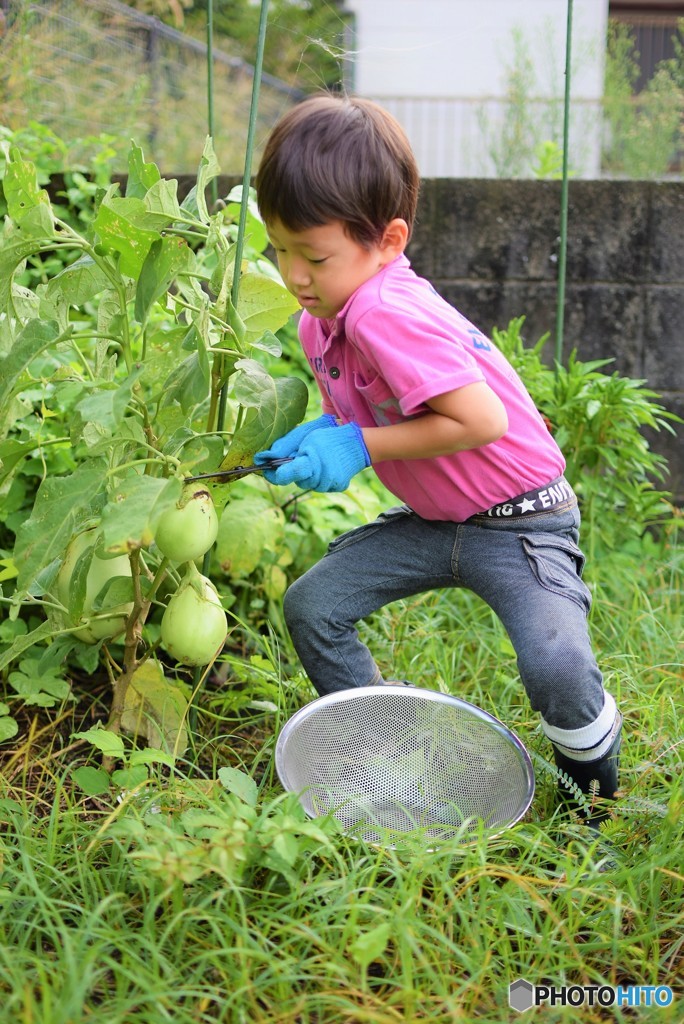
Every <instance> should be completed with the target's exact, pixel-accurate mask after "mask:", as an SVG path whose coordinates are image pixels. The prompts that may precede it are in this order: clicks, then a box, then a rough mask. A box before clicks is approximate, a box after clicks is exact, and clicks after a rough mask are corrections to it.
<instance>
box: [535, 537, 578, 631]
mask: <svg viewBox="0 0 684 1024" xmlns="http://www.w3.org/2000/svg"><path fill="white" fill-rule="evenodd" d="M520 539H521V541H522V545H523V549H524V551H525V554H526V555H527V561H528V562H529V565H530V568H531V569H532V572H533V573H534V576H535V578H536V580H537V582H538V583H539V584H540V586H542V587H544V589H545V590H550V591H551V592H552V593H554V594H559V595H560V596H561V597H567V598H569V599H570V600H571V601H574V602H575V604H578V605H579V606H580V607H581V608H584V609H585V610H586V611H587V612H588V611H589V609H590V608H591V593H590V591H589V588H588V587H587V586H586V584H584V583H583V582H582V570H583V569H584V563H585V561H586V560H585V557H584V555H583V554H582V552H581V551H580V549H579V548H578V547H577V545H576V544H575V543H574V542H573V541H572V540H570V539H569V538H567V537H561V536H559V535H557V534H553V533H536V534H535V533H529V534H521V535H520Z"/></svg>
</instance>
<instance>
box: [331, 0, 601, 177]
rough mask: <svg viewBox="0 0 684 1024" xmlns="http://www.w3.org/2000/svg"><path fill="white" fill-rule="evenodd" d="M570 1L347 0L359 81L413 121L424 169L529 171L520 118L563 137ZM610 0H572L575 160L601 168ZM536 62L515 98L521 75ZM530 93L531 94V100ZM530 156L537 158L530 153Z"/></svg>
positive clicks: (546, 134) (408, 124) (443, 172)
mask: <svg viewBox="0 0 684 1024" xmlns="http://www.w3.org/2000/svg"><path fill="white" fill-rule="evenodd" d="M567 7H568V3H567V0H346V8H347V9H348V10H349V11H351V12H352V13H353V14H354V18H355V29H356V35H355V42H354V53H353V88H354V91H355V92H356V93H358V94H359V95H362V96H367V97H370V98H372V99H377V100H378V101H379V102H380V103H382V104H383V105H384V106H386V107H387V108H388V109H389V110H391V111H392V112H393V113H394V114H395V116H397V118H398V119H399V120H400V121H401V122H402V124H403V125H404V127H405V128H406V130H407V132H408V134H409V137H410V139H411V142H412V144H413V146H414V148H415V150H416V155H417V157H418V161H419V164H420V169H421V173H422V174H423V175H424V176H425V177H441V176H457V177H458V176H491V175H497V174H498V175H501V174H505V173H506V166H507V149H508V150H509V151H510V162H509V165H510V168H511V170H510V173H511V176H520V175H521V173H522V174H524V173H525V172H524V171H521V170H520V165H521V164H522V163H524V162H525V161H524V160H523V159H522V157H521V153H520V148H521V147H520V146H517V145H516V131H515V130H516V126H518V125H521V126H522V127H523V128H525V126H527V129H528V131H527V135H528V136H529V134H530V131H529V129H530V128H531V130H532V134H533V135H535V136H536V138H535V139H534V140H533V141H534V143H535V144H539V143H541V142H544V141H547V140H553V141H556V142H557V143H560V142H561V141H562V101H563V92H564V88H565V76H564V70H565V37H566V26H567ZM607 18H608V0H574V5H573V34H572V52H573V61H572V73H571V101H572V114H571V122H570V125H571V129H570V130H571V137H570V146H569V154H570V163H571V166H572V169H573V172H574V173H575V174H576V175H577V176H583V177H595V176H597V174H598V172H599V154H600V110H599V103H600V98H601V95H602V91H603V73H604V55H605V46H606V29H607ZM521 55H526V56H527V57H528V58H530V60H531V67H530V69H529V78H527V77H526V84H525V87H524V89H523V92H522V93H521V94H519V96H518V99H517V101H515V102H511V101H510V83H511V73H512V72H513V70H514V69H515V67H516V66H518V67H519V66H521V62H520V57H521ZM521 96H522V97H523V98H522V99H521ZM528 163H529V161H528Z"/></svg>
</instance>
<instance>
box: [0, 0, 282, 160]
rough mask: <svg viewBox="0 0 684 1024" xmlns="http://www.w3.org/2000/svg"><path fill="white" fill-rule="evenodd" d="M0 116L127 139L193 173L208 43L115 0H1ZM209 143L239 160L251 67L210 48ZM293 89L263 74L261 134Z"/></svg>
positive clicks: (68, 134) (75, 134)
mask: <svg viewBox="0 0 684 1024" xmlns="http://www.w3.org/2000/svg"><path fill="white" fill-rule="evenodd" d="M0 5H1V10H0V14H4V18H3V22H2V23H0V121H1V122H4V123H5V124H8V125H9V126H10V127H11V128H17V127H19V126H22V125H25V124H26V123H27V122H29V121H37V122H40V123H42V124H45V125H47V126H48V127H49V128H51V129H52V130H53V131H54V132H55V133H56V134H57V135H59V136H60V137H62V138H65V139H69V140H72V139H84V138H88V137H91V136H100V135H102V134H105V135H108V136H111V137H112V145H113V146H114V147H115V148H117V149H120V151H121V154H122V156H121V159H122V160H123V155H124V153H125V151H126V150H127V148H128V140H129V139H135V141H136V142H137V143H138V144H139V145H141V146H142V147H143V149H144V151H145V155H146V156H147V158H148V159H153V160H155V162H156V163H158V164H159V165H160V166H161V167H162V169H167V170H170V171H173V172H174V173H176V172H178V173H182V172H192V171H194V170H195V169H196V167H197V162H198V160H199V158H200V156H201V153H202V148H203V145H204V139H205V137H206V134H207V48H206V45H205V44H204V42H202V41H200V40H196V39H193V38H190V37H188V36H187V35H185V34H184V33H181V32H178V31H176V30H174V29H172V28H170V27H169V26H167V25H164V24H163V23H162V22H161V21H159V20H158V19H156V18H152V17H149V16H146V15H143V14H139V13H138V12H136V11H135V10H133V9H132V8H130V7H129V6H128V5H126V4H124V3H120V2H118V0H42V2H28V0H0ZM213 56H214V63H213V67H214V107H215V110H214V123H215V135H216V140H215V142H216V149H217V153H218V157H219V162H220V164H221V169H222V171H223V172H224V173H226V174H232V173H240V172H241V171H242V168H243V162H244V154H245V144H246V137H247V125H248V119H249V103H250V96H251V89H252V76H253V69H252V67H251V65H249V64H247V63H246V62H245V61H243V60H241V59H239V58H238V57H235V56H231V55H230V54H227V53H224V52H222V51H220V50H219V51H217V50H214V54H213ZM299 98H301V94H300V93H298V92H297V91H296V90H293V89H291V88H289V87H288V86H287V85H285V84H284V83H282V82H280V81H279V80H277V79H274V78H272V77H270V76H268V75H264V76H262V82H261V91H260V103H259V127H258V132H257V150H258V146H259V141H263V139H264V138H265V136H266V134H267V133H268V130H269V128H270V127H271V126H272V124H273V123H274V122H275V120H276V119H277V118H278V117H279V116H280V115H281V114H282V113H284V112H285V110H287V109H288V108H289V107H290V106H291V105H292V104H293V103H295V102H296V101H297V100H298V99H299Z"/></svg>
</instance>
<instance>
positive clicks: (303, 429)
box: [254, 412, 337, 466]
mask: <svg viewBox="0 0 684 1024" xmlns="http://www.w3.org/2000/svg"><path fill="white" fill-rule="evenodd" d="M336 422H337V421H336V420H335V417H334V416H333V415H331V414H330V413H329V412H326V413H323V415H322V416H319V417H318V419H316V420H309V422H308V423H300V424H299V426H298V427H295V428H294V429H293V430H290V431H288V433H287V434H283V436H282V437H279V438H278V440H277V441H274V442H273V444H272V445H271V447H270V448H269V449H268V450H267V451H263V452H257V454H256V455H255V456H254V464H255V466H260V465H262V464H263V463H264V462H268V461H269V460H270V459H289V457H290V456H291V455H295V454H296V452H297V449H298V448H299V446H300V444H301V443H302V441H303V440H304V438H306V437H308V436H309V434H310V433H311V431H312V430H320V429H321V427H334V426H335V424H336Z"/></svg>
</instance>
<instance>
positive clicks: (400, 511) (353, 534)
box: [327, 505, 415, 555]
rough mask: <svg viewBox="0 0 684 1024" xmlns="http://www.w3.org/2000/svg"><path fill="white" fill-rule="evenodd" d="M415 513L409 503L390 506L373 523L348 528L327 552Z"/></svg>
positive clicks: (368, 535)
mask: <svg viewBox="0 0 684 1024" xmlns="http://www.w3.org/2000/svg"><path fill="white" fill-rule="evenodd" d="M413 515H415V512H414V511H413V510H412V509H410V508H409V507H408V505H396V506H394V507H393V508H388V509H387V511H386V512H381V513H380V515H379V516H378V518H377V519H374V520H373V522H372V523H364V524H363V526H356V527H354V529H353V530H347V532H346V533H341V534H340V536H339V537H335V539H334V540H333V541H331V542H330V544H329V545H328V551H327V554H329V555H331V554H333V552H335V551H341V550H342V549H343V548H346V547H348V546H349V545H350V544H356V543H357V542H358V541H360V540H363V539H364V538H365V537H370V536H371V534H373V533H377V531H378V530H381V529H382V528H383V526H387V525H388V524H389V523H394V522H396V521H397V520H398V519H401V518H404V517H408V516H413Z"/></svg>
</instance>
